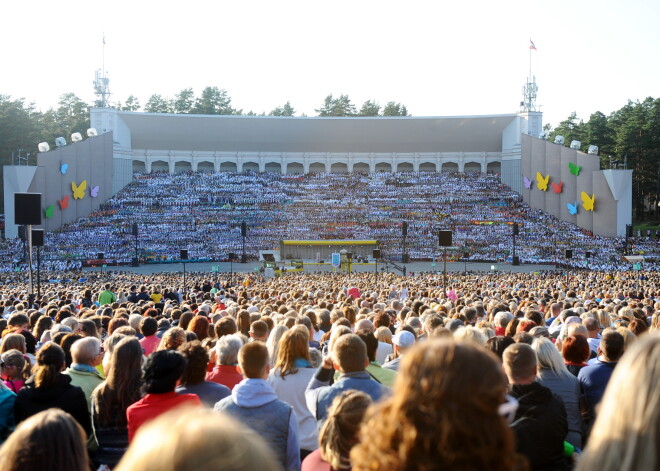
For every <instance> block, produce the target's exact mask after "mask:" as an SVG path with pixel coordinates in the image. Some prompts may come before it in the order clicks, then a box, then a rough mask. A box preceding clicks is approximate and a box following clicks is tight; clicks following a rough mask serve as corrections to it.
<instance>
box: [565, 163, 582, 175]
mask: <svg viewBox="0 0 660 471" xmlns="http://www.w3.org/2000/svg"><path fill="white" fill-rule="evenodd" d="M568 169H569V170H570V171H571V174H572V175H575V176H576V177H577V176H578V175H580V169H582V167H580V166H579V165H576V164H574V163H573V162H569V163H568Z"/></svg>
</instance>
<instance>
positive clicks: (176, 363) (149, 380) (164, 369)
mask: <svg viewBox="0 0 660 471" xmlns="http://www.w3.org/2000/svg"><path fill="white" fill-rule="evenodd" d="M185 369H186V359H185V358H184V357H183V355H181V354H180V353H179V352H177V351H174V350H159V351H156V352H153V353H152V354H151V355H149V358H148V359H147V362H146V363H145V365H144V392H145V393H146V394H163V393H168V392H172V391H174V388H175V387H176V382H177V381H178V380H179V378H181V375H182V374H183V371H184V370H185Z"/></svg>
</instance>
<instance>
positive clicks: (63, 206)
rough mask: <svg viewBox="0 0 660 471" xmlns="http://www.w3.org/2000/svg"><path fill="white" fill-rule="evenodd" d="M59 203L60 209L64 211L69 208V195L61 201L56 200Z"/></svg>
mask: <svg viewBox="0 0 660 471" xmlns="http://www.w3.org/2000/svg"><path fill="white" fill-rule="evenodd" d="M57 202H58V203H60V209H66V208H68V207H69V195H65V196H64V198H62V199H61V200H57Z"/></svg>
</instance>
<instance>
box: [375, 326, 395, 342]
mask: <svg viewBox="0 0 660 471" xmlns="http://www.w3.org/2000/svg"><path fill="white" fill-rule="evenodd" d="M374 335H375V336H376V339H378V341H379V342H383V343H389V344H390V345H392V331H391V330H390V329H388V328H387V327H385V326H380V327H378V328H377V329H376V332H374Z"/></svg>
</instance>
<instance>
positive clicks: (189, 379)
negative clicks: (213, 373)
mask: <svg viewBox="0 0 660 471" xmlns="http://www.w3.org/2000/svg"><path fill="white" fill-rule="evenodd" d="M178 350H179V352H180V353H181V354H182V355H183V357H184V358H185V359H186V361H187V364H186V369H185V371H184V372H183V375H182V376H181V384H182V385H183V386H194V385H196V384H200V383H202V382H204V378H205V377H206V367H207V365H208V364H209V354H208V352H207V351H206V349H205V348H204V347H202V343H201V342H200V341H199V340H194V341H192V342H186V343H184V344H183V345H181V346H180V347H179V349H178Z"/></svg>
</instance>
